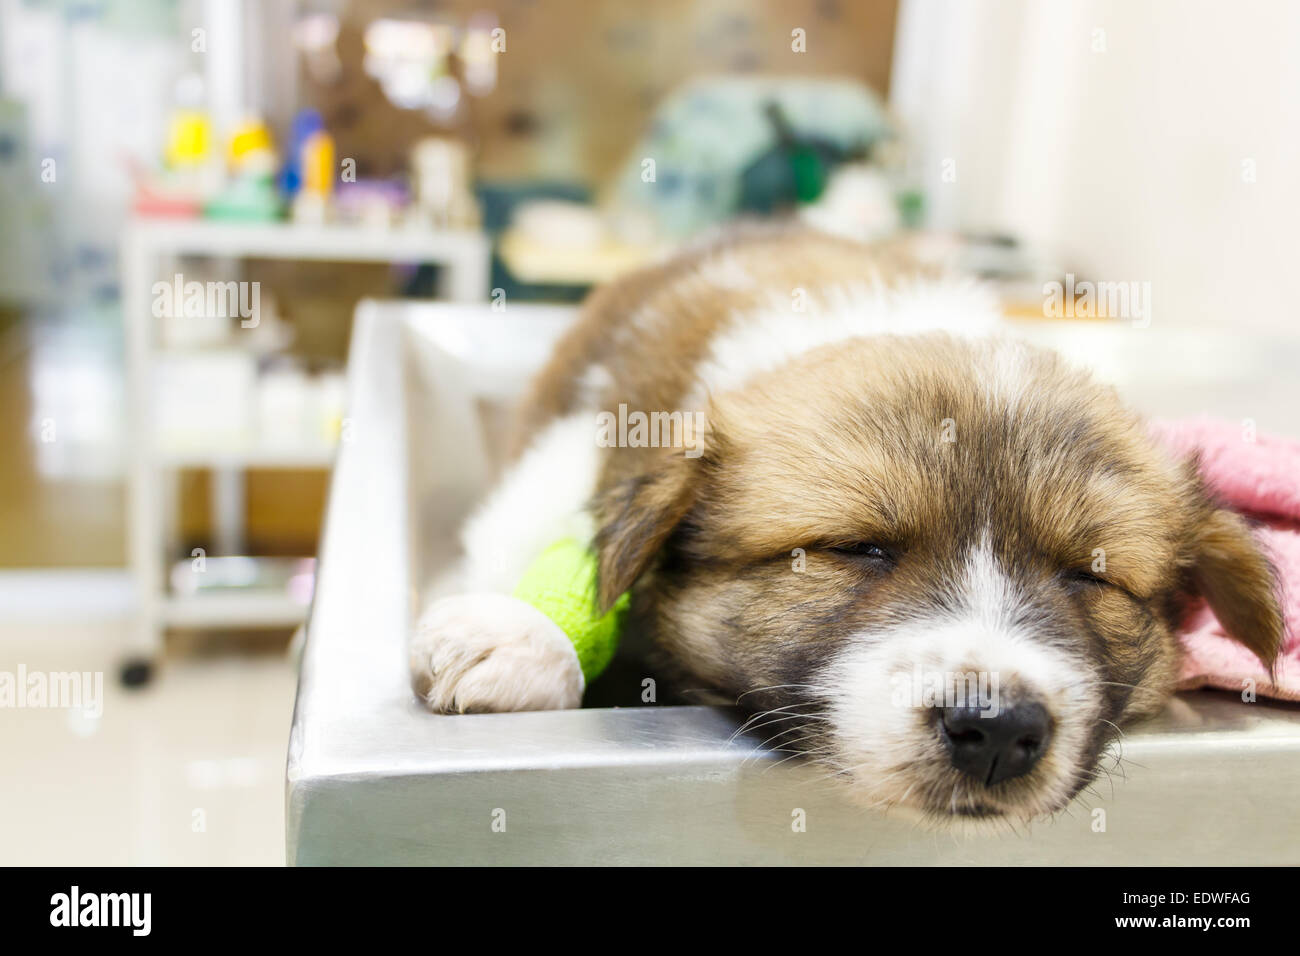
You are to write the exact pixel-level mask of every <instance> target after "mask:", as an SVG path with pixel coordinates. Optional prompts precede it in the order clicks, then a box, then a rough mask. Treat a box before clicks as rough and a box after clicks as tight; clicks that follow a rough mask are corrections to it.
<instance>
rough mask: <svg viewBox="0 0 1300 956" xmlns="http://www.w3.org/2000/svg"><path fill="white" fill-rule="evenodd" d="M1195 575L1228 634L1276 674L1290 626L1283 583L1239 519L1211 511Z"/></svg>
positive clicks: (1197, 548) (1200, 532)
mask: <svg viewBox="0 0 1300 956" xmlns="http://www.w3.org/2000/svg"><path fill="white" fill-rule="evenodd" d="M1191 575H1192V583H1193V585H1194V586H1195V588H1196V590H1197V591H1199V592H1200V593H1201V595H1202V596H1203V597H1204V598H1205V600H1206V601H1207V602H1209V605H1210V607H1211V608H1212V609H1213V611H1214V614H1215V616H1216V617H1217V618H1218V619H1219V623H1220V624H1222V625H1223V626H1224V628H1225V629H1226V630H1227V632H1228V634H1229V635H1231V636H1232V637H1233V638H1235V639H1236V640H1237V641H1238V642H1239V643H1241V644H1243V645H1245V646H1246V647H1247V648H1249V649H1250V650H1251V651H1253V652H1254V654H1255V656H1256V657H1258V658H1259V660H1260V663H1262V664H1263V665H1264V666H1265V667H1266V668H1268V669H1269V671H1270V672H1272V669H1273V663H1274V661H1275V660H1276V659H1277V655H1278V651H1279V650H1280V649H1281V647H1282V636H1283V627H1284V625H1283V621H1282V611H1281V609H1280V607H1279V605H1278V599H1277V582H1276V578H1275V575H1274V572H1273V567H1272V565H1271V564H1270V563H1269V561H1268V558H1266V557H1265V556H1264V554H1263V552H1261V551H1260V549H1259V546H1258V545H1257V544H1256V543H1255V541H1254V538H1253V537H1252V536H1251V533H1250V527H1249V526H1248V525H1247V524H1246V522H1245V521H1244V520H1242V518H1241V517H1240V516H1239V515H1237V514H1234V513H1233V512H1231V511H1227V510H1225V509H1222V508H1215V509H1213V510H1210V511H1208V512H1207V513H1206V517H1205V518H1204V519H1203V520H1202V521H1201V522H1200V524H1199V527H1198V528H1197V530H1196V532H1195V539H1194V553H1193V564H1192V569H1191Z"/></svg>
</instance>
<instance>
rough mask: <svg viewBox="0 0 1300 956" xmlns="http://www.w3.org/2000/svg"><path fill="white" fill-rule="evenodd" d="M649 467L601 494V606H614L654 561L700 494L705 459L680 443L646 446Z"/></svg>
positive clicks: (598, 549) (598, 518)
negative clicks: (678, 445) (676, 445)
mask: <svg viewBox="0 0 1300 956" xmlns="http://www.w3.org/2000/svg"><path fill="white" fill-rule="evenodd" d="M646 451H647V452H648V453H649V454H650V455H651V460H650V461H649V462H648V463H647V465H648V466H647V467H646V468H644V469H643V470H641V471H639V472H638V473H637V474H636V475H634V476H632V477H630V478H625V479H623V480H622V481H619V482H618V483H617V484H615V485H613V486H612V487H611V488H609V489H608V490H607V491H605V492H604V493H603V494H601V495H600V496H599V497H598V498H597V500H596V507H595V514H596V522H597V530H596V552H597V562H598V572H597V581H598V588H597V596H598V599H599V602H600V610H601V612H602V613H603V612H605V611H607V610H609V609H610V608H611V607H613V606H614V602H615V601H617V600H618V598H619V596H620V595H621V594H623V593H624V592H625V591H627V590H628V589H629V588H630V587H632V585H633V583H635V581H636V579H637V578H638V577H640V576H641V573H642V572H643V571H645V570H646V568H647V567H649V565H650V562H651V561H652V560H653V558H654V556H655V554H656V553H657V552H658V551H659V549H660V547H662V546H663V543H664V542H665V541H666V540H667V539H668V535H669V534H671V533H672V531H673V529H674V528H675V527H677V525H678V523H679V522H680V521H681V520H682V518H684V517H685V516H686V513H687V512H688V511H689V510H690V509H691V506H692V504H694V500H695V487H696V476H697V472H698V470H699V469H700V468H701V467H702V465H701V461H700V459H699V458H698V457H697V458H690V457H687V456H686V455H684V454H683V453H682V450H681V449H680V448H662V449H654V450H650V449H647V450H646Z"/></svg>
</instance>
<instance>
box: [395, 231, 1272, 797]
mask: <svg viewBox="0 0 1300 956" xmlns="http://www.w3.org/2000/svg"><path fill="white" fill-rule="evenodd" d="M997 322H998V315H997V310H996V308H995V305H994V303H992V302H991V301H990V300H989V299H988V298H987V296H986V295H985V294H983V293H981V292H980V291H979V290H978V289H977V288H975V287H973V286H969V285H964V284H962V283H961V282H954V281H951V280H945V279H943V278H941V277H935V276H929V275H924V274H922V273H920V272H918V271H917V270H916V269H914V268H912V267H909V266H906V265H905V264H902V263H900V262H898V261H894V260H893V259H892V258H891V256H890V255H889V254H888V253H886V252H882V251H880V250H876V249H872V248H868V247H865V246H860V245H857V244H855V243H851V242H847V241H843V240H838V239H834V238H830V237H827V236H822V235H818V234H813V233H806V232H785V231H766V232H757V233H750V234H742V235H738V236H734V237H732V238H729V239H725V240H722V241H718V242H714V243H711V244H709V245H706V246H702V247H697V248H694V249H691V250H689V251H687V252H685V253H683V254H682V255H681V256H680V257H678V258H677V259H675V260H673V261H670V262H668V263H666V264H664V265H661V266H658V267H656V268H652V269H648V270H645V271H642V272H639V273H637V274H635V275H631V276H629V277H627V278H625V279H622V280H620V281H618V282H616V283H614V284H612V285H610V286H608V287H606V288H603V289H600V290H598V291H597V292H595V293H594V294H593V295H592V297H591V298H590V300H589V302H588V304H587V305H586V307H585V310H584V314H583V315H582V317H581V318H580V320H579V321H578V323H577V324H576V325H575V327H574V328H573V329H572V330H571V331H570V333H569V334H568V336H567V337H566V338H565V339H564V340H563V341H562V342H561V343H560V345H559V347H558V348H557V349H556V352H555V354H554V356H553V357H552V359H551V361H550V364H549V365H548V366H547V367H546V368H545V370H544V371H543V372H542V373H541V375H540V377H539V378H538V379H537V381H536V383H535V384H534V386H533V388H532V391H531V394H530V395H529V397H528V399H527V401H526V402H525V404H524V406H523V411H522V424H523V427H522V431H521V434H522V436H523V438H522V439H521V440H520V441H519V442H518V447H517V448H516V451H515V457H514V460H513V464H512V466H511V468H510V469H509V471H508V473H507V474H506V476H505V477H504V479H503V480H502V482H501V484H500V486H499V487H498V488H497V489H496V490H495V491H494V492H493V494H491V495H490V496H489V498H488V500H487V501H486V503H485V505H484V506H483V507H482V509H481V510H480V511H479V512H478V513H477V514H476V515H475V516H474V518H473V519H471V521H470V522H469V524H468V525H467V527H466V529H465V533H464V536H463V537H464V550H465V557H464V561H463V563H462V565H461V567H460V568H459V570H458V573H457V577H456V581H455V584H454V587H456V588H457V589H459V590H460V591H461V592H463V593H461V594H460V595H453V596H449V597H443V598H440V599H438V600H436V601H434V602H433V603H432V604H431V605H430V606H429V607H428V608H427V610H426V611H425V612H424V614H423V615H422V617H421V618H420V621H419V623H418V625H417V627H416V630H415V634H414V637H413V639H412V642H411V668H412V675H413V681H414V686H415V688H416V691H417V693H419V694H420V696H421V697H422V698H423V699H424V700H425V701H426V702H427V703H428V706H429V707H430V708H431V709H433V710H435V711H438V712H446V713H461V712H470V711H510V710H528V709H544V708H562V707H576V706H578V705H579V704H580V702H581V699H582V692H583V680H582V674H581V671H580V670H579V668H578V665H577V660H576V656H575V655H574V652H573V649H572V647H571V645H570V643H569V641H568V640H567V638H566V637H565V636H564V634H562V633H561V632H560V631H559V629H558V628H557V627H556V626H555V625H554V624H553V623H552V622H551V621H550V620H549V619H548V618H547V617H545V616H544V615H543V614H541V613H540V612H539V611H537V610H535V609H534V608H532V607H530V606H529V605H527V604H524V603H522V602H520V601H517V600H515V599H514V598H511V597H509V596H508V595H509V593H510V591H511V589H512V588H513V586H514V584H515V582H516V581H517V580H518V579H519V576H520V575H521V574H522V573H523V570H524V568H526V567H527V565H528V564H529V562H531V561H532V559H533V558H534V557H535V556H536V555H537V554H538V553H539V552H540V551H541V550H542V549H543V548H545V547H546V546H547V545H548V544H549V543H551V542H552V541H555V540H557V539H558V538H561V537H564V536H566V535H578V536H580V537H581V538H582V539H583V540H589V541H591V542H592V546H593V548H594V549H595V551H596V553H597V556H598V566H599V600H600V603H601V604H602V605H603V606H604V607H609V606H610V605H611V604H612V603H613V602H614V601H615V600H616V599H617V598H618V597H619V596H620V595H621V594H623V593H624V592H627V591H629V590H630V591H631V601H632V603H631V613H630V620H631V622H632V626H634V627H636V628H638V629H642V630H644V631H645V632H646V633H647V634H648V635H649V636H650V637H651V638H652V639H653V641H654V643H655V645H656V646H657V647H658V648H659V649H660V651H661V652H662V653H663V654H664V655H665V656H666V658H667V659H668V660H669V661H671V662H672V664H673V665H674V666H675V667H676V669H677V670H678V671H679V672H680V673H681V674H682V675H684V676H685V677H687V678H689V680H690V682H691V686H699V684H701V683H703V684H704V685H707V686H708V687H711V688H714V689H716V691H718V692H719V693H720V694H722V695H724V696H725V697H726V698H727V699H729V700H731V701H739V702H740V703H741V704H742V705H744V706H746V707H748V708H750V709H752V710H754V711H756V712H757V713H758V714H759V715H761V716H760V718H759V719H760V721H761V725H762V726H764V727H765V733H764V736H765V737H767V738H768V740H769V741H770V742H771V743H772V745H773V746H777V747H789V748H794V749H798V750H804V751H807V752H808V753H809V754H812V755H815V758H816V759H817V760H820V761H821V762H823V763H824V764H826V765H828V766H829V767H830V768H831V769H832V770H833V772H834V773H835V775H836V776H838V777H839V778H841V779H842V780H843V781H844V782H845V783H846V784H847V785H848V786H849V787H850V788H851V789H852V791H853V792H854V793H856V794H857V795H859V796H860V797H861V798H862V799H863V800H865V801H867V802H870V803H873V804H877V805H904V806H908V807H912V808H915V809H918V810H920V811H922V812H924V813H927V814H934V815H939V816H945V817H947V816H958V817H981V818H984V817H998V818H1013V819H1029V818H1033V817H1036V816H1040V815H1043V814H1047V813H1051V812H1053V811H1056V810H1058V809H1060V808H1062V807H1064V806H1065V805H1066V804H1067V803H1068V802H1069V801H1070V799H1071V798H1072V797H1073V796H1074V795H1075V794H1076V793H1078V791H1079V790H1080V789H1081V788H1082V787H1084V786H1085V785H1087V784H1088V783H1089V781H1091V780H1092V779H1093V777H1094V775H1095V774H1096V773H1097V767H1098V760H1099V758H1100V756H1101V754H1102V752H1103V750H1104V749H1105V748H1106V746H1107V745H1108V743H1110V742H1111V741H1112V740H1113V739H1114V738H1115V737H1116V735H1117V734H1118V732H1119V727H1120V726H1121V725H1123V724H1124V723H1125V722H1127V721H1131V720H1133V719H1135V718H1137V717H1141V716H1143V715H1149V714H1151V713H1153V712H1155V711H1157V710H1158V709H1159V708H1160V707H1161V705H1162V704H1163V703H1164V702H1165V700H1166V698H1167V697H1168V696H1169V694H1170V693H1171V691H1172V689H1173V687H1174V683H1175V679H1176V676H1177V674H1178V663H1179V649H1178V645H1177V642H1176V640H1175V628H1176V626H1177V623H1178V621H1179V617H1180V614H1181V613H1182V612H1183V609H1184V607H1185V605H1186V602H1187V601H1188V600H1189V599H1191V598H1193V597H1194V596H1195V595H1198V594H1199V595H1201V596H1203V597H1204V598H1205V599H1206V600H1208V602H1209V603H1210V605H1211V606H1212V607H1213V609H1214V611H1215V613H1216V614H1217V615H1218V617H1219V619H1220V621H1222V622H1223V624H1224V625H1225V626H1226V627H1227V628H1228V629H1229V630H1230V631H1231V632H1232V633H1233V634H1234V635H1235V636H1236V638H1237V639H1238V640H1240V641H1241V642H1242V643H1243V644H1245V645H1246V646H1247V647H1249V648H1250V649H1251V650H1252V651H1253V652H1254V653H1255V654H1256V655H1257V656H1258V657H1259V658H1260V659H1261V660H1262V661H1263V662H1264V663H1265V664H1270V663H1271V662H1272V661H1273V659H1274V656H1275V654H1276V652H1277V650H1278V647H1279V643H1280V640H1281V633H1282V622H1281V617H1280V613H1279V609H1278V603H1277V601H1276V598H1275V595H1274V580H1273V576H1272V573H1271V569H1270V566H1269V564H1268V562H1267V560H1266V559H1265V557H1264V556H1263V555H1261V554H1260V553H1259V552H1258V551H1257V550H1256V548H1255V545H1254V544H1253V542H1252V539H1251V536H1250V534H1249V531H1248V529H1247V526H1246V524H1245V523H1244V522H1243V521H1242V519H1241V518H1239V517H1237V516H1236V515H1234V514H1232V513H1230V512H1228V511H1225V510H1223V509H1220V508H1218V507H1217V506H1216V505H1215V504H1214V503H1213V502H1212V501H1211V500H1210V498H1209V497H1208V496H1207V494H1206V492H1205V490H1204V489H1203V488H1202V486H1201V484H1200V482H1199V481H1198V478H1197V474H1196V469H1195V463H1194V462H1178V461H1173V460H1170V459H1169V458H1167V457H1166V456H1165V455H1164V454H1163V453H1162V452H1161V451H1160V450H1159V449H1157V448H1156V447H1155V446H1154V445H1153V444H1152V443H1151V441H1150V440H1149V439H1148V437H1147V435H1146V432H1145V430H1144V428H1143V425H1142V423H1141V422H1140V421H1139V420H1138V418H1137V417H1135V416H1134V415H1133V414H1131V413H1130V412H1128V411H1127V410H1126V409H1125V408H1124V406H1123V405H1122V404H1121V402H1120V400H1119V399H1118V397H1117V396H1116V395H1115V393H1114V392H1113V390H1111V389H1109V388H1104V387H1101V386H1099V385H1097V384H1095V383H1094V382H1093V381H1092V380H1091V379H1090V378H1089V377H1088V375H1086V374H1084V373H1082V372H1080V371H1077V370H1075V369H1073V368H1071V367H1070V366H1069V365H1067V364H1066V363H1065V362H1064V361H1062V360H1061V359H1060V358H1058V357H1057V356H1056V355H1055V354H1052V353H1050V352H1046V351H1042V350H1039V349H1036V348H1031V347H1029V346H1027V345H1024V344H1020V343H1017V342H1015V341H1009V340H1004V339H1000V338H996V337H986V335H985V334H986V333H987V332H989V331H991V330H993V328H994V327H995V326H996V324H997ZM636 412H641V413H643V414H645V415H652V414H653V413H656V412H659V413H674V414H675V415H676V417H673V416H671V415H670V416H667V417H664V418H661V419H660V421H661V423H662V422H664V421H666V422H668V423H669V425H672V426H673V427H669V426H668V425H665V426H664V427H662V428H661V429H660V433H657V434H654V435H651V436H649V438H648V439H647V436H645V435H644V434H642V435H641V436H640V440H638V441H633V440H627V441H625V442H624V443H623V444H624V445H625V447H601V446H602V444H608V442H605V443H602V442H599V441H598V440H597V434H598V429H599V427H600V422H601V421H602V420H603V421H605V422H608V420H609V418H608V416H610V415H614V414H621V415H623V416H624V417H630V416H632V415H633V414H634V413H636ZM602 413H603V414H604V418H603V419H602ZM676 413H680V414H676ZM691 422H695V423H698V426H699V427H696V428H691V427H686V426H687V425H688V423H691ZM676 423H680V425H681V426H682V427H676ZM655 439H658V440H655Z"/></svg>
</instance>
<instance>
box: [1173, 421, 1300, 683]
mask: <svg viewBox="0 0 1300 956" xmlns="http://www.w3.org/2000/svg"><path fill="white" fill-rule="evenodd" d="M1248 429H1249V430H1248ZM1151 430H1152V434H1154V435H1155V436H1156V438H1157V440H1159V441H1160V442H1161V443H1162V444H1164V445H1165V446H1166V447H1167V448H1169V449H1171V450H1172V451H1174V452H1175V453H1176V454H1178V455H1180V456H1185V455H1190V454H1191V453H1193V452H1199V454H1200V456H1201V475H1202V477H1203V478H1204V479H1205V483H1206V485H1207V486H1208V487H1209V488H1210V489H1211V490H1212V491H1213V492H1214V493H1215V494H1217V495H1218V496H1219V497H1220V498H1221V500H1222V502H1223V504H1225V505H1227V506H1229V507H1231V508H1233V509H1235V510H1237V511H1240V512H1242V513H1243V514H1246V515H1248V516H1249V517H1252V518H1255V519H1258V520H1260V521H1261V522H1262V524H1261V525H1260V526H1259V527H1258V528H1257V529H1256V530H1255V538H1256V540H1257V541H1258V542H1259V544H1260V545H1261V547H1262V548H1263V549H1264V550H1265V551H1266V552H1267V553H1268V555H1269V557H1270V558H1271V559H1272V561H1273V565H1274V567H1275V568H1276V569H1277V572H1278V576H1279V577H1280V578H1281V585H1282V586H1281V588H1280V593H1281V600H1282V614H1283V617H1284V618H1285V619H1286V636H1285V638H1284V639H1283V644H1282V653H1281V654H1280V655H1279V657H1278V661H1277V667H1276V673H1275V675H1274V677H1270V676H1269V674H1268V672H1267V671H1266V670H1264V668H1263V667H1262V666H1261V665H1260V663H1259V661H1258V660H1256V658H1255V655H1254V654H1252V653H1251V652H1250V651H1248V650H1246V648H1244V647H1242V646H1241V645H1240V644H1238V643H1237V642H1236V641H1233V640H1231V639H1230V638H1229V637H1227V635H1226V634H1225V633H1224V630H1223V626H1222V625H1221V624H1219V621H1218V619H1217V618H1215V616H1214V612H1213V611H1211V610H1210V609H1209V607H1208V606H1207V605H1206V604H1205V602H1204V601H1201V602H1199V603H1198V604H1197V605H1196V606H1195V607H1194V608H1193V609H1192V610H1191V611H1190V613H1189V615H1188V618H1187V620H1186V621H1185V622H1184V624H1183V631H1182V635H1181V636H1182V640H1183V646H1184V647H1185V648H1186V649H1187V657H1186V660H1185V661H1184V662H1183V672H1182V677H1181V680H1180V683H1179V687H1180V688H1182V689H1184V690H1189V689H1192V688H1196V687H1221V688H1223V689H1225V690H1234V691H1241V690H1242V689H1243V688H1245V687H1246V686H1249V685H1248V684H1247V681H1253V682H1254V687H1255V690H1256V691H1257V693H1259V694H1260V695H1263V696H1268V697H1279V698H1282V699H1285V700H1300V442H1295V441H1289V440H1286V439H1282V438H1277V437H1273V436H1269V435H1255V434H1253V428H1251V427H1250V426H1249V425H1248V424H1242V423H1237V422H1225V421H1219V420H1216V419H1209V418H1196V419H1185V420H1179V421H1161V422H1154V423H1152V426H1151Z"/></svg>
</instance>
